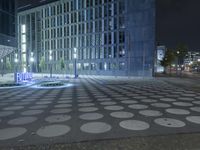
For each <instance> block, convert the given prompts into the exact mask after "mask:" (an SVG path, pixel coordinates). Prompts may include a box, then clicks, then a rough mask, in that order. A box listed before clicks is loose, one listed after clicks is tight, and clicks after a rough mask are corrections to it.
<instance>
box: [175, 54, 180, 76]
mask: <svg viewBox="0 0 200 150" xmlns="http://www.w3.org/2000/svg"><path fill="white" fill-rule="evenodd" d="M176 54H177V63H176V76H178V69H179V54H180V51H177V52H176Z"/></svg>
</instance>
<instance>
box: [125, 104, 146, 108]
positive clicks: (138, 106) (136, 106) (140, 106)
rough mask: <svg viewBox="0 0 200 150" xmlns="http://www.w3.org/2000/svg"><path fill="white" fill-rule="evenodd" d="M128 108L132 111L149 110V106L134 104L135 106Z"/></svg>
mask: <svg viewBox="0 0 200 150" xmlns="http://www.w3.org/2000/svg"><path fill="white" fill-rule="evenodd" d="M128 107H129V108H132V109H147V108H148V106H147V105H142V104H133V105H129V106H128Z"/></svg>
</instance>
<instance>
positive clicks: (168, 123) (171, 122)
mask: <svg viewBox="0 0 200 150" xmlns="http://www.w3.org/2000/svg"><path fill="white" fill-rule="evenodd" d="M154 122H155V123H156V124H158V125H161V126H165V127H171V128H180V127H184V126H185V123H184V122H183V121H180V120H177V119H172V118H158V119H155V120H154Z"/></svg>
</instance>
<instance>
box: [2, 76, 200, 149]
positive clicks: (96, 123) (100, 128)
mask: <svg viewBox="0 0 200 150" xmlns="http://www.w3.org/2000/svg"><path fill="white" fill-rule="evenodd" d="M70 83H71V84H73V86H70V87H67V88H62V89H36V88H31V87H29V88H23V87H22V88H17V89H6V90H2V89H1V90H0V147H5V146H23V145H25V146H26V145H32V144H33V145H40V144H49V143H73V142H84V141H93V140H107V139H115V138H117V139H121V138H127V137H146V136H158V135H170V134H179V133H181V134H183V133H196V132H200V128H199V125H200V114H199V113H200V93H198V92H194V91H191V90H185V89H182V88H177V87H175V86H172V85H170V84H167V83H165V82H162V81H156V80H154V79H145V80H130V79H121V80H120V78H118V79H115V78H113V79H111V78H105V77H98V78H97V77H89V78H80V79H77V80H71V81H70Z"/></svg>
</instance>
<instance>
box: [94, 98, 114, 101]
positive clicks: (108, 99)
mask: <svg viewBox="0 0 200 150" xmlns="http://www.w3.org/2000/svg"><path fill="white" fill-rule="evenodd" d="M97 100H98V101H111V98H101V99H97Z"/></svg>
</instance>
